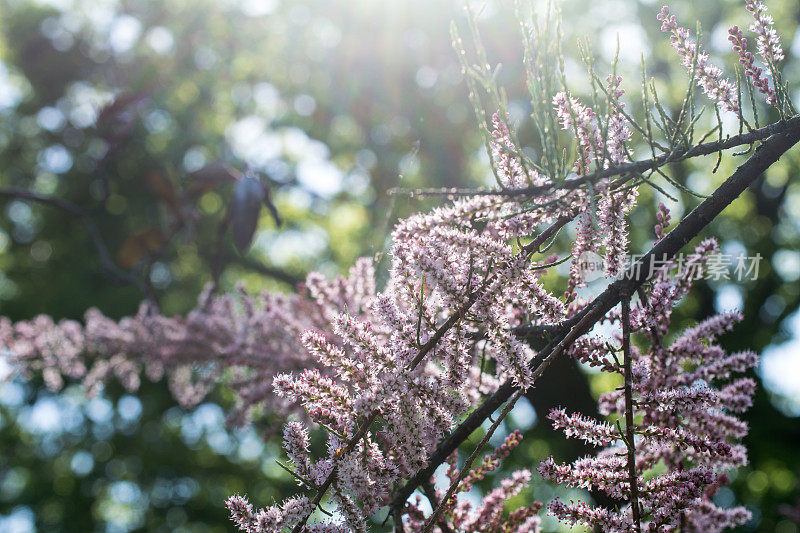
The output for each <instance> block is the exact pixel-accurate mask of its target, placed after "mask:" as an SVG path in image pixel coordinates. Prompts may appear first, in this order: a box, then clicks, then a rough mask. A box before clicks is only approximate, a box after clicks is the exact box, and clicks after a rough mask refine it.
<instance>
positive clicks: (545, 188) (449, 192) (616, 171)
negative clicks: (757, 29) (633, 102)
mask: <svg viewBox="0 0 800 533" xmlns="http://www.w3.org/2000/svg"><path fill="white" fill-rule="evenodd" d="M798 127H800V116H794V117H792V118H789V119H787V120H782V121H779V122H775V123H774V124H770V125H769V126H765V127H763V128H760V129H757V130H753V131H751V132H748V133H743V134H741V135H735V136H733V137H728V138H726V139H721V140H717V141H713V142H707V143H701V144H698V145H697V146H694V147H692V148H677V149H675V150H674V151H672V152H670V153H667V154H662V155H659V156H656V157H654V158H650V159H643V160H640V161H632V162H630V163H623V164H621V165H617V166H613V167H609V168H606V169H603V170H600V171H597V172H592V173H591V174H587V175H586V176H580V177H576V178H570V179H567V180H565V181H564V182H562V183H560V184H555V183H553V184H550V185H540V186H534V187H521V188H517V189H501V190H490V189H455V188H451V189H413V190H407V189H397V188H395V189H391V190H390V191H389V194H404V195H408V196H412V197H422V196H447V197H472V196H506V197H525V196H539V195H541V194H543V193H547V192H551V191H555V190H572V189H578V188H580V187H582V186H584V185H585V184H586V183H587V182H593V183H594V182H596V181H598V180H599V179H601V178H608V177H611V176H621V175H625V174H641V173H643V172H645V171H648V170H652V169H655V168H659V167H662V166H664V165H666V164H669V163H677V162H679V161H683V160H685V159H689V158H692V157H698V156H703V155H710V154H716V153H718V152H721V151H722V150H727V149H729V148H735V147H737V146H742V145H745V144H752V143H754V142H756V141H761V140H764V139H767V138H769V137H770V136H772V135H777V134H781V133H788V132H791V131H793V130H796V129H797V128H798ZM715 129H716V128H715ZM621 181H622V182H624V181H626V180H625V179H623V180H621Z"/></svg>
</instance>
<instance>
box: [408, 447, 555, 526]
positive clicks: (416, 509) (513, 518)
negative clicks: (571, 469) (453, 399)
mask: <svg viewBox="0 0 800 533" xmlns="http://www.w3.org/2000/svg"><path fill="white" fill-rule="evenodd" d="M520 442H522V435H521V434H520V433H519V432H518V431H515V432H513V433H511V434H510V435H509V436H508V437H506V439H505V441H504V442H503V444H502V445H500V446H499V447H498V448H497V449H496V450H495V451H494V452H493V453H491V454H489V455H487V456H485V457H484V459H483V462H482V463H481V465H480V466H478V467H477V468H474V469H472V470H470V471H469V472H468V473H467V475H466V476H464V479H463V480H462V481H461V484H460V485H459V486H458V493H465V492H468V491H469V490H470V489H472V487H473V485H474V484H475V483H476V482H478V481H480V480H482V479H483V478H484V477H485V476H486V474H488V473H490V472H492V471H494V470H495V469H497V467H498V466H499V464H500V461H502V460H503V459H505V458H506V457H508V455H509V454H510V453H511V451H512V450H513V449H514V448H515V447H516V446H518V445H519V443H520ZM457 459H458V457H457V455H456V454H453V455H452V456H451V457H450V458H449V460H448V465H449V468H448V469H447V473H446V478H447V479H448V481H449V482H450V484H452V483H455V482H456V481H457V479H458V477H459V470H458V468H457ZM530 480H531V472H530V471H529V470H528V469H525V468H523V469H521V470H517V471H516V472H513V473H512V474H511V476H510V477H508V478H506V479H503V480H502V481H501V483H500V486H499V487H497V488H495V489H492V490H491V491H489V492H487V493H486V494H485V495H484V497H483V499H482V501H481V502H480V505H478V506H473V504H472V503H470V501H469V500H468V499H465V498H464V499H459V498H457V497H455V496H453V497H452V498H450V499H449V500H448V501H446V502H443V504H442V512H441V514H440V522H441V523H440V524H435V528H434V529H433V531H437V530H438V531H439V532H441V533H443V532H444V531H447V530H451V531H487V532H488V531H492V532H495V531H496V532H501V531H503V532H504V531H509V532H510V531H514V532H520V533H538V531H539V528H540V526H541V519H540V518H539V516H537V514H538V512H539V509H541V506H542V504H541V503H539V502H533V503H532V504H530V505H527V506H524V507H521V508H519V509H517V510H515V511H513V512H511V513H509V514H505V513H504V512H503V507H504V505H505V504H506V502H507V501H508V500H509V499H510V498H511V497H513V496H515V495H517V494H519V493H520V492H521V491H522V490H524V489H525V487H527V486H528V484H529V483H530ZM426 496H427V498H428V500H429V503H430V505H431V506H432V507H436V506H437V505H439V502H440V501H441V499H442V498H443V497H444V496H445V494H444V492H443V491H441V490H438V489H436V488H435V487H434V486H433V483H431V484H430V486H429V487H428V491H427V492H426ZM421 503H422V498H421V497H416V498H415V499H414V501H412V502H409V503H408V504H407V506H406V510H405V511H406V512H407V513H408V516H409V521H408V526H409V528H410V530H411V531H412V532H417V531H423V530H424V527H425V524H426V523H427V520H428V518H427V517H426V516H425V513H424V511H423V510H422V508H421ZM442 524H446V525H447V526H446V528H445V527H442Z"/></svg>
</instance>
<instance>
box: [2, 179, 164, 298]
mask: <svg viewBox="0 0 800 533" xmlns="http://www.w3.org/2000/svg"><path fill="white" fill-rule="evenodd" d="M0 196H3V197H6V198H18V199H21V200H30V201H33V202H37V203H40V204H42V205H47V206H50V207H55V208H56V209H60V210H62V211H64V212H66V213H69V214H70V215H73V216H75V217H77V218H78V219H79V220H80V221H81V223H82V224H83V226H84V227H85V228H86V231H87V232H88V233H89V238H90V239H91V240H92V244H93V245H94V247H95V249H96V250H97V255H98V256H99V257H100V265H101V266H102V268H103V271H104V272H105V273H106V275H107V276H109V277H110V278H111V279H112V280H114V281H116V282H119V283H124V284H128V285H134V286H136V287H137V288H138V289H139V290H140V291H141V292H142V294H143V295H144V296H145V298H147V300H148V301H149V302H150V303H156V296H155V294H154V293H153V291H152V289H151V288H150V287H149V286H148V285H147V284H146V283H145V282H144V281H143V280H142V279H140V278H139V277H137V276H135V275H133V274H132V273H131V272H128V271H126V270H123V269H122V268H120V267H119V266H118V265H117V264H116V263H115V262H114V260H113V259H112V258H111V253H110V252H109V251H108V246H106V243H105V240H103V236H102V235H101V234H100V230H99V228H98V227H97V225H96V224H95V223H94V221H93V220H92V218H91V216H90V215H89V212H88V211H87V210H86V209H84V208H83V207H81V206H79V205H78V204H74V203H72V202H70V201H68V200H64V199H62V198H57V197H55V196H50V195H47V194H41V193H37V192H34V191H30V190H27V189H19V188H15V187H3V188H0Z"/></svg>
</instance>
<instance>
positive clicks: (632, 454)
mask: <svg viewBox="0 0 800 533" xmlns="http://www.w3.org/2000/svg"><path fill="white" fill-rule="evenodd" d="M621 296H622V302H621V305H622V355H623V362H622V364H623V368H624V375H625V378H624V379H625V392H624V395H625V444H626V446H627V447H628V483H629V484H630V491H631V512H632V514H633V527H634V531H636V532H637V533H638V532H640V531H641V530H642V519H641V517H640V516H639V486H638V481H639V477H638V476H637V474H636V443H635V441H634V435H633V430H634V427H633V376H632V372H631V295H630V293H623V294H622V295H621Z"/></svg>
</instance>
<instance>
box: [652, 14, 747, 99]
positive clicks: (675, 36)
mask: <svg viewBox="0 0 800 533" xmlns="http://www.w3.org/2000/svg"><path fill="white" fill-rule="evenodd" d="M657 18H658V20H660V21H661V31H663V32H665V33H671V34H672V35H671V36H670V42H671V43H672V47H673V48H674V49H675V50H676V51H677V52H678V56H679V57H680V61H681V64H683V66H684V67H686V69H687V70H688V71H689V74H691V75H693V76H694V78H695V79H696V80H697V83H698V84H699V85H700V87H701V88H702V89H703V92H704V93H705V94H706V96H708V97H709V98H710V99H711V100H714V101H715V102H717V103H719V104H720V105H722V107H724V108H725V109H726V110H728V111H732V112H734V113H735V112H737V111H739V98H738V97H737V95H736V84H734V83H732V82H731V81H730V80H729V79H728V78H724V77H723V76H722V69H721V68H719V67H717V66H715V65H713V64H712V63H711V62H710V61H709V57H708V53H707V52H705V51H704V50H699V49H698V48H697V43H696V42H695V41H694V40H693V39H692V37H691V33H690V32H689V30H687V29H686V28H683V27H681V26H679V25H678V19H677V17H676V16H675V15H673V14H671V13H670V10H669V7H667V6H664V7H662V8H661V12H660V13H659V14H658V16H657Z"/></svg>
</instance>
